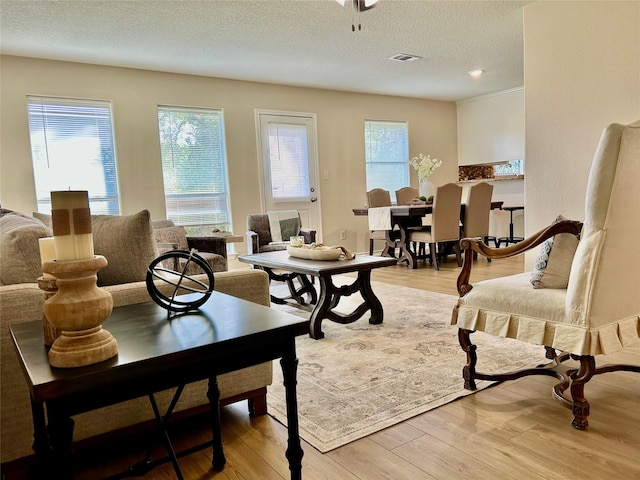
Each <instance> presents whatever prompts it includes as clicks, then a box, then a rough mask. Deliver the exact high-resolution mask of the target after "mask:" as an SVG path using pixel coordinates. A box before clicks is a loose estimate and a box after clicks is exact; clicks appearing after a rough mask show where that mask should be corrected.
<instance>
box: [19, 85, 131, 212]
mask: <svg viewBox="0 0 640 480" xmlns="http://www.w3.org/2000/svg"><path fill="white" fill-rule="evenodd" d="M26 101H27V102H26V103H27V124H28V128H29V141H30V145H31V161H32V167H33V181H34V191H35V196H36V205H37V210H38V212H40V213H47V214H49V213H51V194H50V192H51V191H55V190H67V189H74V190H86V191H88V193H89V208H90V209H91V211H92V213H93V214H108V215H119V214H120V212H121V205H120V185H119V175H118V159H117V150H116V139H115V127H114V118H113V107H112V102H111V101H110V100H98V99H83V98H73V97H56V96H47V95H27V96H26ZM32 107H35V108H32ZM38 107H40V111H39V112H38V111H37V108H38ZM47 107H48V108H49V109H50V111H47ZM91 109H94V110H95V111H94V112H93V114H91V115H87V113H89V112H90V110H91ZM98 110H102V112H103V113H102V115H101V114H99V112H98ZM104 113H106V116H105V115H104ZM36 115H41V116H42V119H41V120H40V124H41V125H42V132H38V131H35V130H34V129H33V127H34V125H37V124H38V120H37V119H36V117H35V116H36ZM56 116H58V117H62V116H68V117H69V118H83V117H85V118H93V119H94V127H95V128H96V131H95V132H93V133H95V135H93V136H90V135H74V136H71V135H69V137H68V138H66V137H65V136H64V134H67V135H68V134H69V133H72V132H71V130H72V129H73V127H74V126H75V127H76V129H78V130H79V131H80V127H81V126H82V125H81V124H77V125H74V124H71V123H70V124H68V125H69V126H68V127H66V128H65V127H64V126H63V128H59V129H58V133H60V132H61V133H62V134H63V135H58V136H57V138H56V136H55V128H52V127H55V126H58V127H60V126H62V125H63V122H61V121H58V122H55V121H53V119H54V118H55V117H56ZM100 119H104V120H105V121H104V122H99V120H100ZM87 123H88V122H87ZM89 127H91V125H89ZM104 128H107V130H106V131H105V130H104ZM67 130H69V131H67ZM82 130H84V131H87V127H84V128H83V129H82ZM36 136H43V138H42V139H41V141H40V142H37V141H35V140H36ZM81 139H85V140H86V139H97V141H98V144H99V149H100V150H99V157H94V158H90V157H88V156H86V155H89V154H91V145H89V144H86V143H87V142H84V143H85V145H84V150H85V152H84V153H83V154H81V155H80V156H81V157H82V158H81V159H80V161H79V162H76V163H72V164H69V162H68V160H67V159H68V157H76V159H77V158H78V154H77V152H78V150H80V151H82V148H77V147H69V146H67V147H66V152H71V151H73V155H69V154H68V153H66V152H64V151H62V150H61V149H62V148H64V146H60V144H62V142H64V141H76V142H77V141H78V140H81ZM56 141H57V142H56ZM56 143H58V145H57V146H56ZM89 143H90V142H89ZM105 145H106V146H107V147H108V148H107V149H106V150H105ZM81 146H83V145H81ZM54 152H55V153H54ZM61 152H62V153H61ZM105 157H106V158H105ZM98 158H99V160H98ZM61 159H62V160H61ZM87 159H88V160H89V161H88V162H87V161H86V160H87ZM65 162H67V164H66V165H65V164H64V163H65ZM105 162H106V163H105ZM42 163H46V167H45V168H46V169H48V171H47V170H42V169H41V167H42ZM53 164H61V165H62V166H59V167H58V168H57V170H59V171H57V172H55V174H54V175H55V176H57V177H59V178H62V177H63V176H64V181H61V180H54V181H51V175H52V172H51V170H52V169H53V168H54V167H52V165H53ZM98 167H99V168H101V173H102V175H103V177H102V178H103V181H102V184H101V185H100V186H97V185H96V184H95V183H94V182H95V178H96V175H95V173H96V172H95V169H96V168H98ZM83 170H84V172H83ZM87 170H89V171H87ZM91 170H94V171H91ZM72 173H76V174H78V175H77V177H76V178H72V177H71V174H72ZM91 183H94V184H93V186H92V185H91ZM43 184H44V185H45V186H46V188H43V187H42V185H43ZM98 189H102V192H103V193H102V194H96V190H98ZM45 191H47V192H48V193H47V194H46V195H44V194H43V192H45Z"/></svg>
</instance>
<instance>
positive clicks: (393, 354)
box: [267, 277, 548, 453]
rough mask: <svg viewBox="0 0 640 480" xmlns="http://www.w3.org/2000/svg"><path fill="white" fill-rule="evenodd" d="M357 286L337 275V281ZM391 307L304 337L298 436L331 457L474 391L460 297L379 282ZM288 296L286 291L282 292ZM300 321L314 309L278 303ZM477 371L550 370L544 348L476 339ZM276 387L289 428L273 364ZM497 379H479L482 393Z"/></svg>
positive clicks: (271, 401)
mask: <svg viewBox="0 0 640 480" xmlns="http://www.w3.org/2000/svg"><path fill="white" fill-rule="evenodd" d="M352 281H353V279H349V278H348V277H339V280H338V281H336V283H337V284H339V283H347V282H348V283H351V282H352ZM372 285H373V291H374V292H375V293H376V295H377V296H378V298H379V299H380V301H381V302H382V305H383V308H384V322H383V323H382V324H380V325H370V324H369V322H368V319H369V316H368V314H365V315H364V316H363V317H362V318H361V319H359V320H358V321H356V322H355V323H351V324H349V325H340V324H336V323H333V322H330V321H324V322H323V323H322V331H323V332H324V333H325V338H323V339H321V340H313V339H311V338H310V337H308V336H304V337H298V339H297V341H296V351H297V355H298V359H299V365H298V385H297V386H298V411H299V423H300V435H301V437H302V438H303V439H304V440H306V441H307V442H308V443H310V444H311V445H313V446H314V447H315V448H316V449H318V450H319V451H320V452H323V453H324V452H328V451H330V450H333V449H335V448H337V447H340V446H342V445H345V444H347V443H350V442H353V441H354V440H357V439H360V438H362V437H365V436H367V435H370V434H372V433H375V432H378V431H380V430H382V429H384V428H387V427H390V426H392V425H395V424H397V423H400V422H402V421H404V420H407V419H408V418H411V417H414V416H416V415H419V414H421V413H424V412H426V411H428V410H431V409H433V408H436V407H439V406H441V405H444V404H446V403H448V402H451V401H452V400H455V399H457V398H460V397H462V396H465V395H469V394H471V393H473V392H471V391H469V390H465V389H464V388H463V380H462V376H461V374H462V367H463V366H464V363H465V354H464V352H463V351H462V349H461V348H460V346H459V344H458V339H457V329H456V328H455V327H453V326H451V324H450V322H451V310H452V307H453V305H454V304H455V301H456V298H457V297H455V296H452V295H443V294H438V293H432V292H426V291H423V290H417V289H413V288H407V287H399V286H395V285H389V284H384V283H379V282H372ZM283 292H284V290H282V291H281V293H283ZM361 301H362V297H361V296H360V295H359V294H356V295H353V296H352V297H348V298H343V299H342V301H341V303H340V305H339V310H341V311H344V312H350V311H352V310H353V309H354V308H355V306H356V305H357V304H359V303H360V302H361ZM272 306H273V307H274V308H278V309H281V310H284V311H287V312H290V313H292V314H294V315H298V316H304V317H306V318H308V317H309V312H308V311H305V310H301V309H299V308H295V307H290V306H286V305H274V304H272ZM471 338H472V340H473V341H474V343H475V344H476V345H478V370H479V371H488V372H505V371H510V370H514V369H516V368H521V367H525V366H535V365H538V364H540V363H546V362H548V360H545V358H544V349H543V348H542V347H536V346H533V345H529V344H526V343H524V342H518V341H516V340H512V339H502V338H498V337H494V336H492V335H487V334H484V333H482V332H477V333H475V334H473V335H472V337H471ZM273 372H274V375H273V377H274V378H273V384H272V385H271V386H270V387H269V389H268V396H267V405H268V410H269V414H270V415H271V416H272V417H274V418H275V419H276V420H278V421H279V422H281V423H283V424H284V425H286V421H287V417H286V402H285V395H284V388H283V386H282V371H281V369H280V365H279V364H278V363H274V369H273ZM492 383H493V382H486V381H479V382H477V384H478V389H479V390H480V389H483V388H486V387H487V386H489V385H491V384H492Z"/></svg>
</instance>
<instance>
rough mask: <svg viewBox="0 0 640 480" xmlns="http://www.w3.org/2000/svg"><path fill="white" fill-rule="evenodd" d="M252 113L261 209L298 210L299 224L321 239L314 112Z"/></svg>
mask: <svg viewBox="0 0 640 480" xmlns="http://www.w3.org/2000/svg"><path fill="white" fill-rule="evenodd" d="M256 116H257V119H256V120H257V127H258V140H259V144H258V153H259V158H260V162H261V172H262V192H263V202H264V211H265V212H268V211H272V210H298V211H299V212H300V217H301V219H302V226H303V227H304V228H311V229H314V230H316V231H317V232H318V234H317V238H318V239H321V238H322V233H321V225H320V192H319V190H318V159H317V143H316V118H315V115H314V114H307V113H300V114H298V113H289V112H286V113H278V112H271V111H257V112H256Z"/></svg>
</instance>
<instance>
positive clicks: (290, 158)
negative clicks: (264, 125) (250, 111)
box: [268, 123, 310, 201]
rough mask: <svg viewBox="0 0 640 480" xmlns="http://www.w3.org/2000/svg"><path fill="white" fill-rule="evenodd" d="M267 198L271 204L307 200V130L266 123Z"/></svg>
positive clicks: (308, 187) (302, 127)
mask: <svg viewBox="0 0 640 480" xmlns="http://www.w3.org/2000/svg"><path fill="white" fill-rule="evenodd" d="M268 135H269V164H270V167H271V195H272V197H273V199H274V200H276V201H277V200H287V201H291V200H293V199H301V198H308V197H309V195H310V193H309V192H310V185H309V158H308V152H309V150H308V146H307V127H306V126H304V125H291V124H285V123H269V128H268Z"/></svg>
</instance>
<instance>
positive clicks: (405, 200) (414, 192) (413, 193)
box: [396, 187, 420, 205]
mask: <svg viewBox="0 0 640 480" xmlns="http://www.w3.org/2000/svg"><path fill="white" fill-rule="evenodd" d="M419 195H420V193H419V192H418V189H417V188H413V187H402V188H401V189H399V190H396V205H410V204H411V201H412V200H414V199H416V198H418V196H419Z"/></svg>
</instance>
